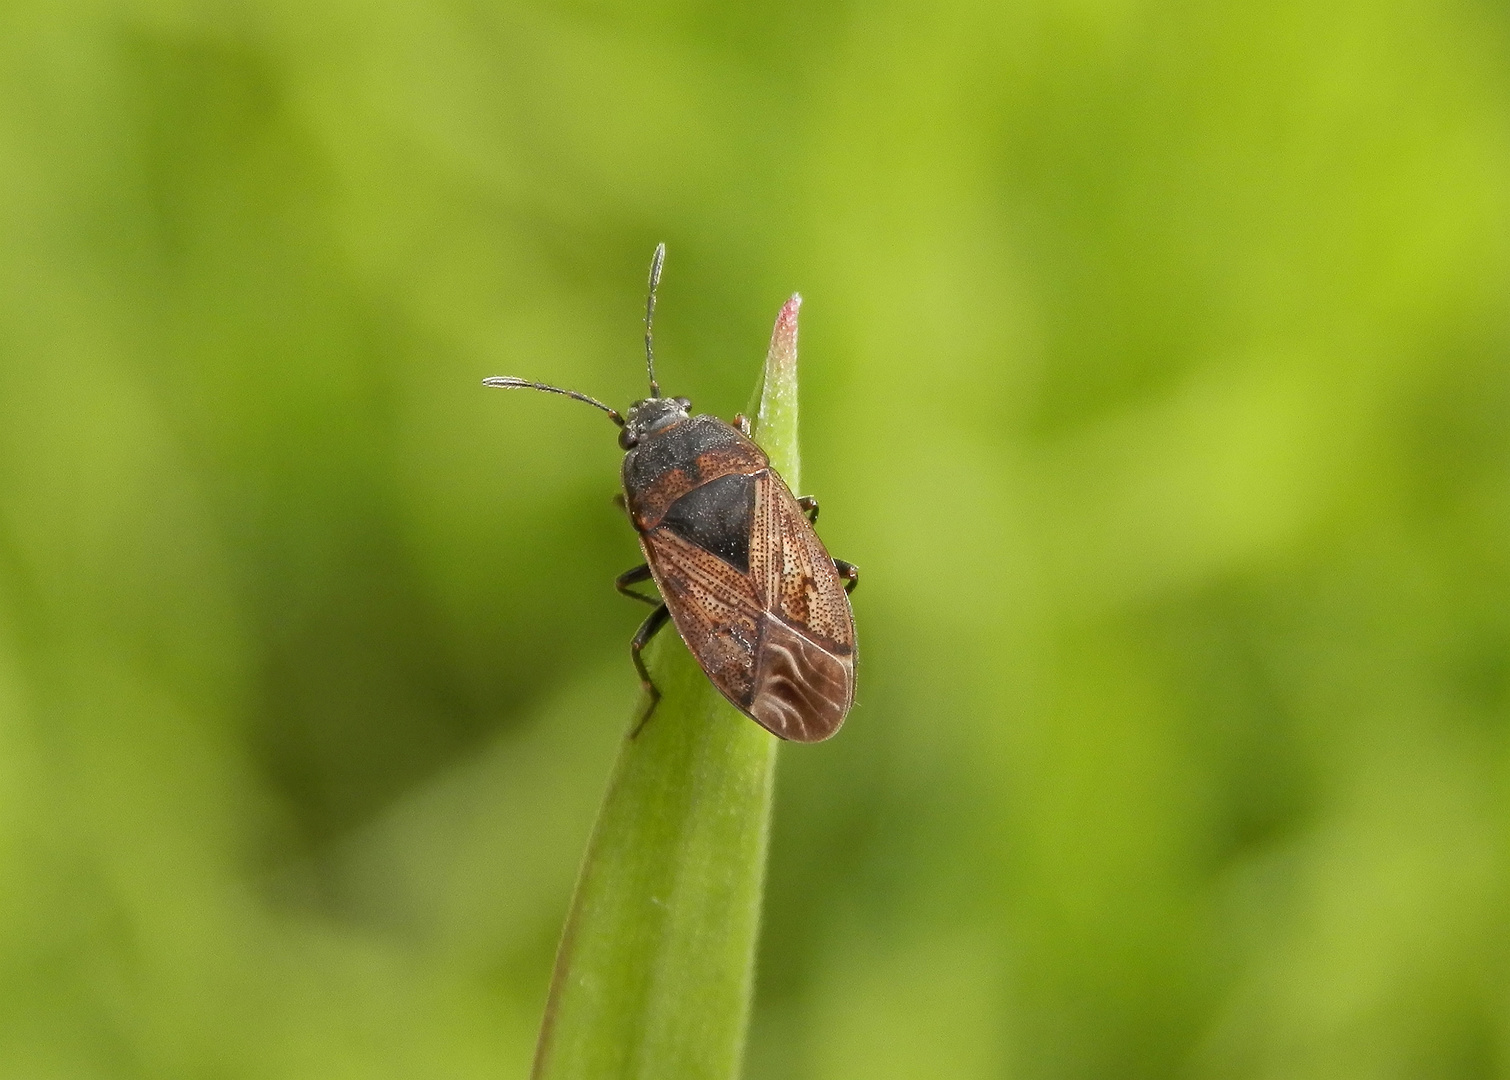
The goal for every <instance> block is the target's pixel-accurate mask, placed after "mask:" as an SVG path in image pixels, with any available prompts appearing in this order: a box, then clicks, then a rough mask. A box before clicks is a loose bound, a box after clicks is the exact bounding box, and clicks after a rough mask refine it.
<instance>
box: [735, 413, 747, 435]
mask: <svg viewBox="0 0 1510 1080" xmlns="http://www.w3.org/2000/svg"><path fill="white" fill-rule="evenodd" d="M734 426H735V427H736V428H738V429H739V433H740V434H741V435H743V436H744V437H745V438H747V439H748V438H749V437H750V418H749V417H748V416H746V415H745V414H744V413H742V412H737V413H735V414H734Z"/></svg>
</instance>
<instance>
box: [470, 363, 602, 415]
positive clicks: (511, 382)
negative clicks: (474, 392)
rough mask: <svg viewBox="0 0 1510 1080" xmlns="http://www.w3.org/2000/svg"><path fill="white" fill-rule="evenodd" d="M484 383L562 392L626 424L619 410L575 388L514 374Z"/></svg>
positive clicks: (564, 395)
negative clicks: (521, 377) (533, 380)
mask: <svg viewBox="0 0 1510 1080" xmlns="http://www.w3.org/2000/svg"><path fill="white" fill-rule="evenodd" d="M482 385H483V386H497V387H500V388H501V389H504V390H543V391H545V392H546V393H547V394H560V395H562V396H563V397H569V398H571V399H572V400H574V401H583V402H586V403H587V404H589V405H591V406H593V407H594V408H596V409H602V410H603V411H604V412H606V413H607V414H608V419H610V420H612V421H613V422H614V423H615V424H618V425H619V427H623V426H624V418H623V417H622V416H620V415H619V410H617V409H610V408H609V407H608V406H607V405H604V404H603V403H602V402H601V401H599V400H598V399H597V398H590V397H588V396H587V395H586V394H579V393H577V391H575V390H563V389H561V387H559V386H548V385H546V384H545V383H543V382H530V381H529V380H528V379H516V378H514V377H513V376H512V375H494V376H493V377H492V378H491V379H483V380H482Z"/></svg>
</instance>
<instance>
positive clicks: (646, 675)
mask: <svg viewBox="0 0 1510 1080" xmlns="http://www.w3.org/2000/svg"><path fill="white" fill-rule="evenodd" d="M629 573H631V574H632V573H634V571H633V570H631V571H630V572H629ZM625 576H626V577H627V576H628V575H625ZM630 595H631V596H633V595H634V594H633V593H631V594H630ZM670 617H671V612H670V610H669V609H668V608H667V607H666V605H665V604H661V605H660V606H659V607H657V608H656V609H655V610H654V611H652V612H651V613H650V614H649V616H647V617H646V619H645V621H644V622H642V623H640V628H639V630H638V631H636V632H635V635H634V640H633V641H631V642H630V643H629V655H630V656H631V657H633V658H634V670H635V671H637V672H639V673H640V685H641V686H643V687H644V688H645V693H646V694H648V695H649V696H650V704H648V705H646V706H645V715H644V716H642V717H640V722H639V723H638V724H636V725H635V726H634V730H633V731H631V732H630V733H629V737H630V738H631V739H632V738H634V737H635V736H636V735H638V734H639V733H640V729H641V728H643V727H644V726H645V724H646V723H647V722H648V721H649V720H650V714H651V713H653V712H655V706H656V704H657V703H658V702H659V701H660V700H661V692H660V691H659V690H657V689H656V688H655V683H653V682H651V681H650V672H648V671H646V670H645V661H644V660H642V659H640V650H641V649H643V648H644V647H645V646H646V645H647V644H648V643H649V641H650V639H651V638H653V637H655V633H656V631H657V630H659V629H660V628H661V627H663V626H665V625H666V620H667V619H668V618H670Z"/></svg>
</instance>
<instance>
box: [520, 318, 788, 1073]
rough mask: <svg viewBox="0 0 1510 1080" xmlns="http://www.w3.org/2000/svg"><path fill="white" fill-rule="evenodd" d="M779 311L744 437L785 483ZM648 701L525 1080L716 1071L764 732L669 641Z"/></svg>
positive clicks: (730, 1063) (586, 864)
mask: <svg viewBox="0 0 1510 1080" xmlns="http://www.w3.org/2000/svg"><path fill="white" fill-rule="evenodd" d="M799 303H800V301H799V299H798V298H797V297H795V296H794V297H793V298H792V299H791V300H790V301H788V302H787V304H786V305H785V306H784V307H783V308H782V309H781V314H780V315H779V316H778V317H777V320H776V328H775V330H774V332H773V333H772V336H771V349H770V353H769V355H768V356H767V358H766V364H765V368H764V371H763V374H762V379H761V385H760V389H759V390H758V391H757V394H756V405H755V406H754V407H753V408H752V410H751V411H752V412H753V413H754V414H755V418H756V419H755V424H756V432H755V433H756V438H757V439H758V440H759V441H760V443H761V445H762V446H763V447H764V448H765V450H766V452H767V453H768V454H770V456H771V462H772V464H773V465H774V466H775V467H776V468H777V470H778V471H779V472H780V473H781V475H782V476H783V477H784V478H785V479H786V481H787V483H788V484H789V485H791V486H793V487H794V488H795V487H796V485H797V483H798V480H799V470H800V461H799V457H798V450H797V445H798V444H797V307H798V304H799ZM646 656H647V661H648V665H649V667H650V670H651V673H652V675H653V677H654V678H655V680H656V684H657V685H658V686H659V687H660V688H661V692H662V695H663V696H662V698H661V701H660V704H659V705H658V706H657V708H656V711H655V714H654V716H653V717H652V718H651V720H650V721H649V723H648V724H646V725H645V727H644V729H643V730H642V731H641V732H640V733H639V735H638V736H637V737H635V738H633V739H630V738H627V737H626V739H625V740H624V744H623V747H622V748H621V749H620V751H619V758H618V762H617V763H616V765H615V766H614V771H613V776H612V779H611V780H610V783H609V788H608V794H607V796H606V797H605V799H604V802H603V808H602V810H601V811H600V812H599V815H598V822H597V825H596V827H595V828H594V830H593V836H592V841H591V843H590V844H589V846H588V851H587V856H586V858H585V859H584V861H583V865H582V872H581V875H580V877H579V878H578V881H577V889H576V894H575V895H574V897H573V898H572V907H571V914H570V915H569V916H568V919H567V924H566V930H565V933H564V934H563V935H562V939H561V946H560V950H559V952H558V954H557V957H556V971H555V976H554V978H553V980H552V983H551V990H550V1000H549V1003H548V1005H547V1006H546V1015H545V1020H544V1023H543V1024H542V1026H541V1030H540V1043H539V1047H538V1049H537V1052H536V1059H535V1069H534V1074H533V1075H534V1077H535V1078H536V1080H589V1078H591V1080H730V1078H733V1077H735V1076H737V1075H738V1073H739V1066H740V1060H741V1057H742V1055H743V1051H744V1040H745V1029H746V1027H747V1025H748V1019H749V1008H750V998H751V994H752V992H753V989H754V967H755V943H756V938H757V935H758V932H759V926H760V905H761V894H762V889H763V887H764V882H765V861H766V844H767V840H768V836H769V829H770V814H771V790H772V780H773V777H774V770H775V764H776V745H777V740H776V739H775V738H773V737H772V736H771V735H769V734H767V733H766V732H765V731H764V730H762V729H761V728H760V727H758V726H757V725H755V724H754V723H752V722H751V721H750V720H748V719H746V718H745V717H743V716H741V715H740V714H739V713H738V712H737V711H735V710H734V708H733V707H731V706H730V705H729V704H728V702H726V701H725V700H724V699H723V698H722V697H721V696H720V695H719V693H718V691H717V690H715V689H714V688H713V686H712V684H710V683H709V682H708V680H707V678H706V677H705V676H704V675H703V673H702V671H701V670H700V669H699V668H698V666H697V664H696V662H695V661H694V660H693V659H692V657H691V655H690V654H689V653H688V652H687V648H686V646H685V645H684V644H683V643H682V641H681V639H680V638H679V637H678V636H677V635H676V634H675V633H674V632H671V631H669V630H668V631H667V632H663V633H662V634H661V635H660V636H659V637H658V638H657V640H656V641H655V642H654V643H653V644H652V646H651V647H650V648H649V649H647V650H646Z"/></svg>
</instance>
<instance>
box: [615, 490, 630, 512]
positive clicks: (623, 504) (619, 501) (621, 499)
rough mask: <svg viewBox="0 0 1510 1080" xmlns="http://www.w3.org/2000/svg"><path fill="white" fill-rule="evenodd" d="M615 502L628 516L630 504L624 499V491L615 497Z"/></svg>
mask: <svg viewBox="0 0 1510 1080" xmlns="http://www.w3.org/2000/svg"><path fill="white" fill-rule="evenodd" d="M613 504H614V505H615V506H617V507H618V508H619V509H620V510H622V511H624V514H625V516H628V514H629V504H628V503H627V502H625V501H624V493H623V492H622V491H621V492H619V493H618V494H617V495H615V496H614V497H613Z"/></svg>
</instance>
